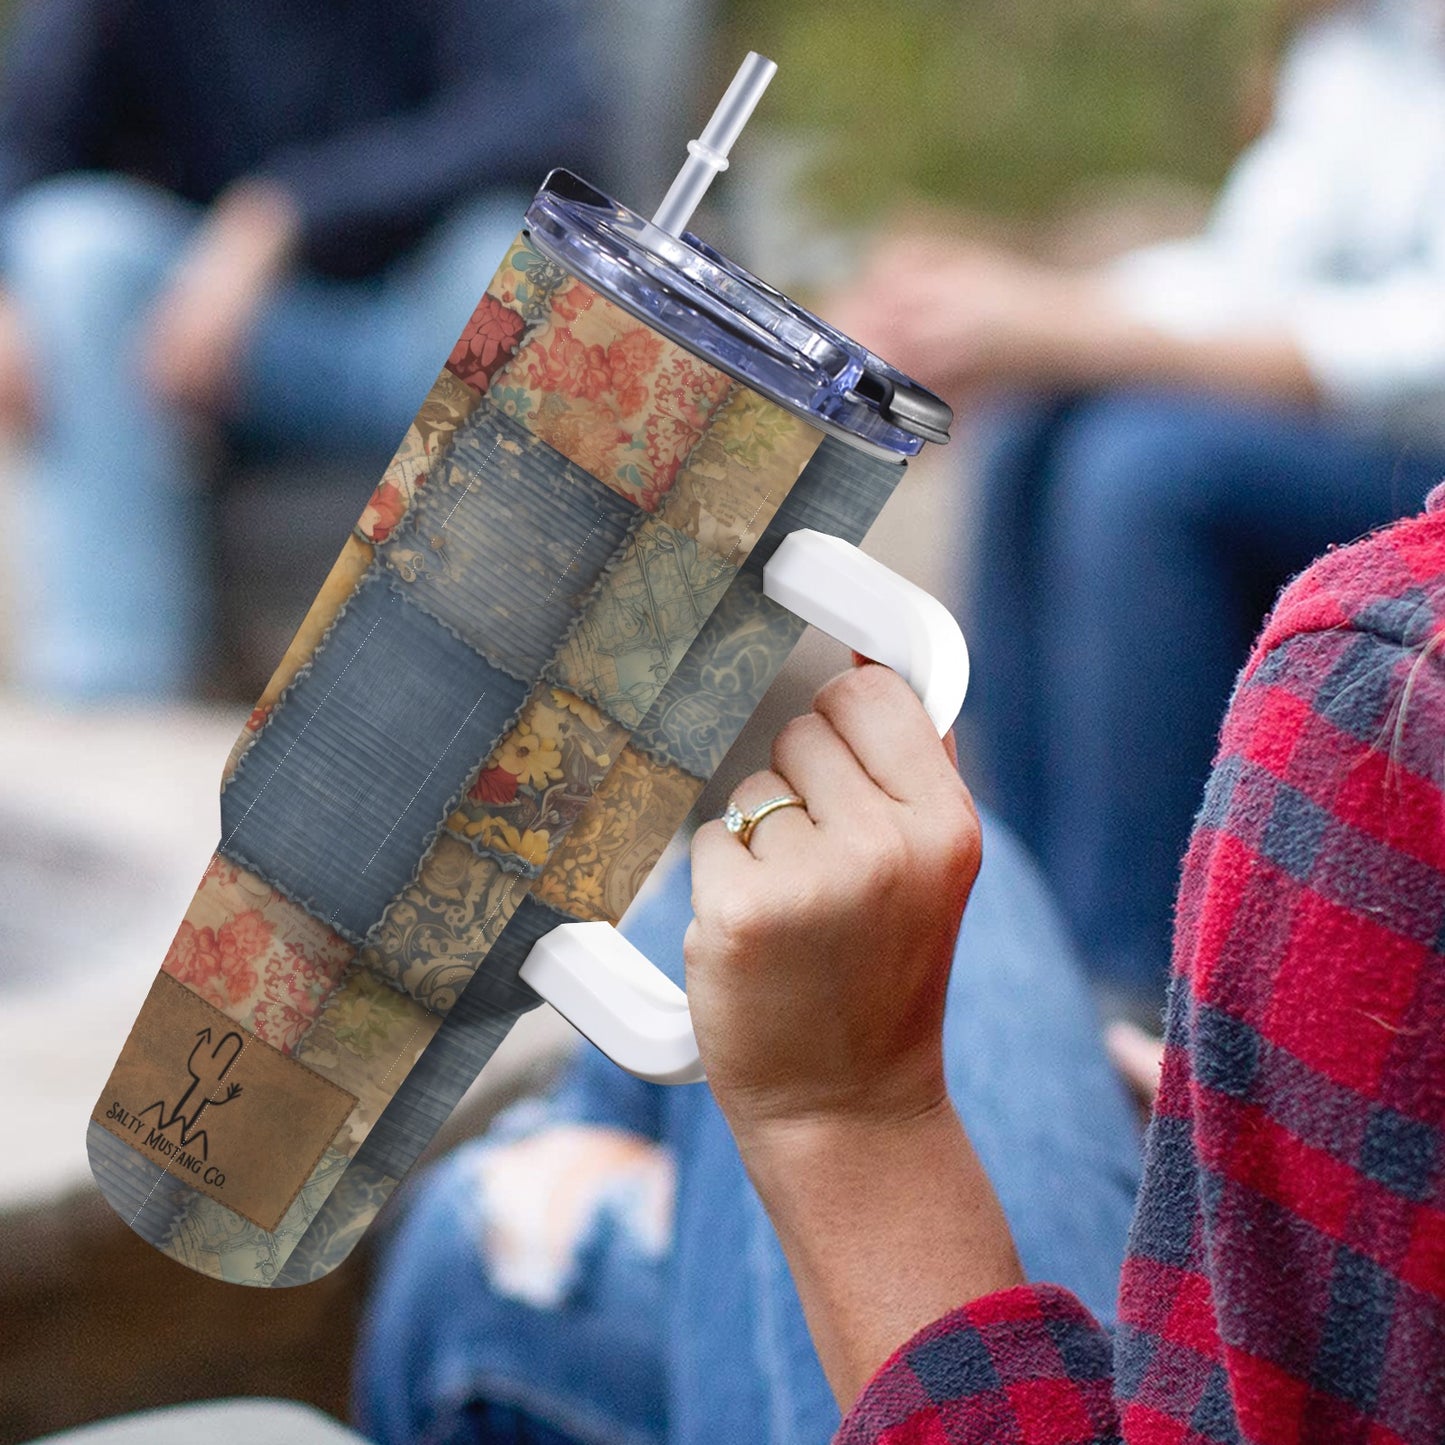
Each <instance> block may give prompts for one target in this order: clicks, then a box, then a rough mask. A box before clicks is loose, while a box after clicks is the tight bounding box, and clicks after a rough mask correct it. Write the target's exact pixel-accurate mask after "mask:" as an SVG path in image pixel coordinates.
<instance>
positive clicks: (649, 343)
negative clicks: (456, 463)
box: [492, 278, 732, 512]
mask: <svg viewBox="0 0 1445 1445" xmlns="http://www.w3.org/2000/svg"><path fill="white" fill-rule="evenodd" d="M731 385H732V383H731V382H730V381H729V379H728V378H727V377H726V376H725V375H724V374H723V373H722V372H720V371H718V370H717V369H716V368H715V367H711V366H709V365H708V364H707V363H706V362H704V361H699V360H698V359H697V357H695V356H693V355H692V354H691V353H690V352H688V351H685V350H683V348H682V347H680V346H678V345H677V344H676V343H674V342H671V341H668V340H666V339H665V338H664V337H662V336H660V335H659V334H658V333H657V332H656V331H654V330H653V329H652V328H651V327H650V326H646V325H644V324H643V323H642V322H641V321H639V320H637V318H636V317H634V316H632V315H630V314H629V313H628V312H626V311H624V310H623V309H622V308H621V307H620V306H618V305H616V304H615V303H613V302H611V301H609V300H607V299H606V298H605V297H603V296H600V295H598V293H597V292H596V291H594V290H593V289H592V288H591V287H590V286H588V285H587V284H586V283H585V282H583V281H579V280H577V279H576V278H570V279H568V280H567V281H566V282H565V283H564V284H562V285H560V286H558V287H557V289H556V290H555V291H553V293H552V295H551V298H550V306H549V308H548V310H547V314H546V316H545V318H544V319H542V320H541V321H540V322H539V323H538V325H537V326H536V327H535V329H534V330H532V331H531V332H529V333H528V335H527V338H526V340H525V341H524V342H523V344H522V345H521V347H520V348H519V349H518V350H517V353H516V355H515V356H514V357H513V358H512V360H511V361H510V362H509V363H508V364H507V365H506V366H505V367H503V368H502V370H501V371H500V372H498V373H496V375H495V378H494V382H493V392H492V399H493V401H494V403H495V404H496V405H497V406H499V407H501V408H502V409H504V410H506V411H508V412H509V413H511V414H512V415H514V416H516V418H517V419H518V420H519V421H523V422H525V423H526V425H527V426H528V428H529V429H530V430H531V431H532V432H533V433H534V434H535V435H536V436H538V437H540V438H541V439H542V440H543V441H545V442H547V443H548V444H549V445H551V446H553V447H555V448H556V449H557V450H558V451H559V452H561V453H562V455H563V456H565V457H568V458H570V459H571V460H572V461H573V462H575V463H576V464H577V465H578V466H579V467H582V468H583V469H584V470H586V471H588V472H591V473H592V475H593V476H595V477H596V478H597V479H598V480H599V481H600V482H602V483H603V484H604V485H606V486H608V487H611V488H612V489H613V490H614V491H616V492H617V493H618V494H619V495H620V496H624V497H626V498H628V500H630V501H632V502H634V503H636V504H637V505H638V506H639V507H642V508H643V509H644V510H645V511H649V512H651V511H654V510H656V508H657V506H658V504H659V502H660V501H661V500H662V497H663V495H664V494H665V493H666V492H667V490H668V488H669V487H671V486H672V483H673V481H674V479H675V478H676V476H677V473H678V470H679V469H680V468H681V466H682V464H683V462H684V461H685V460H686V459H687V457H688V455H689V454H690V453H691V451H692V449H693V448H694V447H695V446H696V445H697V443H698V442H699V440H701V438H702V435H703V433H704V432H705V431H706V430H707V427H708V423H709V421H710V420H711V418H712V414H713V412H714V411H716V410H717V408H718V406H719V405H720V404H721V403H722V401H723V398H724V397H726V396H727V394H728V391H729V390H730V388H731Z"/></svg>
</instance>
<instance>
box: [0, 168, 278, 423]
mask: <svg viewBox="0 0 1445 1445" xmlns="http://www.w3.org/2000/svg"><path fill="white" fill-rule="evenodd" d="M298 229H299V228H298V219H297V213H296V207H295V204H294V202H293V201H292V200H291V198H290V196H289V195H288V193H287V192H286V190H285V189H284V188H283V187H281V186H279V185H276V184H273V183H270V182H264V181H244V182H238V183H237V184H236V185H234V186H232V187H231V188H230V190H228V191H227V192H226V193H225V194H224V195H223V196H221V197H220V198H219V199H218V200H217V201H216V203H215V204H214V205H213V206H212V207H211V209H210V211H209V212H208V213H207V216H206V219H205V220H204V221H203V222H202V224H201V226H200V228H199V229H198V231H197V232H196V235H195V238H194V239H193V241H192V242H191V245H190V247H189V249H188V250H187V252H186V254H185V255H184V256H183V257H182V258H181V260H180V262H179V263H178V264H177V266H176V267H175V269H174V271H173V272H172V274H171V276H170V277H169V278H168V280H167V282H166V284H165V286H164V287H163V288H162V290H161V293H160V295H159V296H158V297H157V298H156V301H155V303H154V305H153V306H152V308H151V313H150V315H149V316H148V317H147V318H146V320H145V321H144V323H143V325H142V329H141V337H140V353H139V355H140V366H141V369H142V373H143V374H144V376H145V377H146V378H147V380H148V382H149V384H150V386H151V387H152V389H153V390H154V392H155V393H156V395H158V396H159V397H161V398H162V399H163V400H165V401H167V402H169V403H170V404H172V405H174V406H177V407H180V408H182V409H185V410H187V411H192V412H198V413H201V414H204V415H210V416H218V415H223V414H224V413H225V411H226V409H227V406H228V404H229V402H230V400H231V398H232V395H233V392H234V388H235V383H236V368H237V364H238V362H239V360H240V356H241V352H242V348H243V347H244V345H245V341H246V337H247V333H248V331H249V329H250V327H251V325H252V323H253V322H254V320H255V318H256V314H257V312H258V311H259V310H260V308H261V306H262V305H263V304H264V303H265V300H266V298H267V297H268V296H269V295H270V294H271V292H272V290H273V289H274V287H275V286H276V284H277V282H278V281H279V280H280V279H281V277H282V276H283V275H284V274H285V273H286V271H287V269H288V268H289V267H290V265H291V262H292V259H293V256H294V252H295V248H296V242H297V236H298ZM41 405H42V403H41V399H40V392H39V388H38V386H37V379H36V376H35V363H34V358H33V355H32V350H31V346H30V343H29V340H28V337H27V334H26V324H25V318H24V316H23V315H22V314H21V312H20V308H19V307H18V306H17V305H16V303H15V301H14V299H13V298H11V297H8V296H6V295H5V294H4V292H3V291H0V430H4V431H6V432H8V433H10V434H11V435H14V436H21V437H24V436H26V435H28V434H30V433H31V432H33V431H34V429H35V427H36V426H37V425H38V424H39V422H40V420H41V416H40V412H41Z"/></svg>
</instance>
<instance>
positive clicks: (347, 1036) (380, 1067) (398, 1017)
mask: <svg viewBox="0 0 1445 1445" xmlns="http://www.w3.org/2000/svg"><path fill="white" fill-rule="evenodd" d="M440 1025H441V1020H440V1019H439V1018H437V1017H436V1015H435V1014H432V1013H428V1012H427V1010H426V1009H424V1008H422V1007H421V1005H420V1004H418V1003H417V1002H416V1001H415V1000H414V999H411V998H408V997H407V995H406V994H404V993H400V992H398V991H397V990H396V989H395V988H393V987H392V986H391V984H389V983H387V982H386V981H384V980H383V979H379V978H377V977H376V976H375V975H374V974H372V973H370V972H369V971H368V970H367V969H366V968H364V967H361V966H358V967H356V968H353V969H351V970H350V972H348V973H347V975H346V977H345V979H344V980H343V981H342V983H341V986H340V987H339V988H337V989H336V990H335V991H334V992H333V993H332V995H331V997H330V998H328V999H327V1001H326V1005H325V1007H324V1008H323V1009H322V1011H321V1014H320V1016H319V1017H318V1018H317V1020H316V1022H315V1024H314V1025H313V1026H312V1027H311V1028H310V1029H309V1030H308V1031H307V1033H306V1036H305V1037H304V1038H303V1039H302V1041H301V1043H300V1046H299V1047H298V1048H297V1050H296V1059H297V1062H298V1063H302V1064H305V1065H306V1067H307V1068H309V1069H312V1070H314V1071H315V1072H316V1073H318V1074H320V1075H321V1077H322V1078H323V1079H329V1080H330V1081H331V1082H332V1083H333V1084H336V1085H338V1086H339V1087H340V1088H342V1089H345V1090H346V1092H347V1093H348V1094H354V1095H355V1096H356V1105H355V1107H354V1108H353V1109H352V1111H351V1114H350V1115H349V1117H348V1118H347V1120H346V1123H345V1124H344V1126H343V1127H342V1131H341V1133H340V1134H338V1135H337V1137H336V1140H335V1142H334V1145H333V1147H334V1148H337V1149H340V1150H342V1151H343V1152H344V1153H345V1154H347V1155H348V1156H349V1155H352V1154H354V1153H355V1152H356V1150H357V1148H358V1147H359V1146H360V1144H361V1142H362V1140H363V1139H365V1138H366V1136H367V1134H368V1133H370V1131H371V1129H372V1127H373V1125H375V1123H376V1121H377V1119H379V1118H380V1117H381V1111H382V1110H383V1109H384V1108H386V1105H387V1103H388V1101H389V1100H390V1098H391V1096H392V1095H393V1094H394V1093H395V1092H396V1087H397V1084H398V1083H399V1082H400V1081H401V1080H402V1079H403V1078H405V1077H406V1074H407V1071H408V1070H409V1069H410V1068H411V1066H412V1065H413V1064H414V1063H415V1062H416V1061H417V1059H418V1057H420V1055H421V1052H422V1050H423V1049H425V1048H426V1046H427V1045H428V1044H429V1043H430V1042H431V1040H432V1038H433V1036H434V1035H435V1034H436V1031H437V1029H438V1028H439V1027H440Z"/></svg>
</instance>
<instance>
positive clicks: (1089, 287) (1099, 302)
mask: <svg viewBox="0 0 1445 1445" xmlns="http://www.w3.org/2000/svg"><path fill="white" fill-rule="evenodd" d="M1061 333H1062V334H1061V337H1060V345H1059V349H1058V357H1059V361H1058V364H1059V368H1060V372H1061V378H1060V379H1061V380H1063V381H1065V382H1067V383H1070V384H1073V385H1077V386H1081V387H1094V386H1119V385H1129V384H1131V383H1133V384H1137V383H1140V382H1148V383H1155V384H1163V385H1173V386H1180V387H1198V388H1203V389H1206V390H1213V391H1225V392H1238V393H1242V394H1244V395H1248V396H1257V397H1268V398H1273V399H1275V400H1278V401H1283V402H1288V403H1293V404H1296V405H1301V406H1310V405H1313V404H1315V403H1317V402H1318V400H1319V392H1318V389H1317V386H1316V383H1315V380H1314V378H1313V376H1312V375H1311V373H1310V370H1309V368H1308V366H1307V365H1306V363H1305V358H1304V355H1303V353H1302V352H1301V350H1300V348H1299V346H1298V344H1297V343H1296V342H1295V341H1294V340H1293V338H1292V337H1291V336H1290V335H1289V334H1288V332H1286V331H1284V330H1283V329H1278V330H1269V331H1265V330H1260V331H1250V332H1240V333H1237V334H1223V335H1219V336H1210V337H1198V338H1192V337H1182V336H1176V335H1171V334H1170V333H1168V332H1165V331H1162V330H1160V329H1159V328H1158V327H1155V326H1151V325H1149V324H1148V323H1147V322H1144V321H1139V320H1136V319H1134V318H1133V317H1131V316H1129V315H1128V314H1126V313H1125V312H1124V311H1123V310H1122V309H1121V308H1120V307H1119V306H1118V304H1117V302H1116V301H1115V300H1114V299H1113V298H1112V297H1111V296H1109V295H1108V293H1107V291H1106V290H1105V288H1104V287H1102V286H1099V285H1098V284H1097V283H1094V282H1092V281H1086V282H1081V283H1080V285H1079V291H1078V300H1077V303H1076V305H1075V307H1073V308H1072V310H1071V312H1070V313H1069V314H1068V315H1067V316H1066V319H1065V321H1064V322H1063V324H1062V326H1061Z"/></svg>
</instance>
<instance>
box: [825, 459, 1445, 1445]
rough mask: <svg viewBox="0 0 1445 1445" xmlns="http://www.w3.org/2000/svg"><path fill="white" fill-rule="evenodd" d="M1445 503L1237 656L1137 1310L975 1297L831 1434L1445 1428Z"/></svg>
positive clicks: (1316, 578)
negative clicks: (1099, 1311) (1105, 1319)
mask: <svg viewBox="0 0 1445 1445" xmlns="http://www.w3.org/2000/svg"><path fill="white" fill-rule="evenodd" d="M1441 491H1445V488H1442V489H1441ZM1439 495H1440V493H1439V492H1437V494H1436V495H1435V496H1432V498H1431V507H1430V509H1429V510H1427V512H1426V513H1425V514H1424V515H1423V516H1420V517H1415V518H1412V519H1410V520H1408V521H1405V522H1401V523H1398V524H1396V525H1395V526H1393V527H1390V528H1388V529H1386V530H1385V531H1382V532H1379V533H1376V534H1374V535H1373V536H1371V537H1369V538H1367V539H1365V540H1364V541H1362V542H1360V543H1357V544H1355V545H1354V546H1350V547H1346V548H1342V549H1340V550H1339V551H1335V552H1332V553H1330V554H1328V555H1327V556H1326V557H1324V558H1323V559H1321V560H1320V561H1319V562H1317V563H1316V564H1315V565H1314V566H1312V567H1311V568H1310V569H1309V570H1308V571H1306V572H1305V573H1303V574H1302V575H1301V576H1300V577H1299V578H1297V579H1296V580H1295V582H1294V583H1293V584H1291V586H1290V587H1289V588H1288V589H1286V591H1285V593H1284V594H1283V596H1282V597H1281V599H1280V601H1279V604H1278V606H1277V607H1276V609H1275V612H1274V614H1273V616H1272V617H1271V618H1270V620H1269V622H1268V623H1267V624H1266V626H1265V629H1264V632H1263V634H1262V636H1261V637H1260V640H1259V642H1258V643H1257V644H1256V646H1255V649H1254V652H1253V654H1252V656H1251V657H1250V659H1249V662H1248V664H1247V665H1246V667H1245V670H1244V672H1243V674H1242V675H1241V677H1240V680H1239V684H1238V686H1237V689H1236V691H1235V695H1234V698H1233V701H1232V702H1231V704H1230V708H1229V712H1228V715H1227V716H1226V718H1225V722H1224V728H1223V732H1222V735H1221V740H1220V747H1219V752H1218V754H1217V757H1216V760H1215V766H1214V771H1213V773H1212V775H1211V778H1210V782H1209V787H1208V790H1207V792H1206V794H1205V799H1204V805H1203V808H1202V810H1201V812H1200V814H1199V817H1198V819H1197V821H1196V824H1195V829H1194V835H1193V838H1192V840H1191V842H1190V845H1189V850H1188V853H1187V855H1186V857H1185V861H1184V874H1183V881H1182V884H1181V888H1180V893H1179V902H1178V910H1177V917H1176V927H1175V945H1174V978H1173V982H1172V987H1171V993H1170V1006H1169V1011H1168V1021H1167V1026H1166V1035H1165V1057H1164V1075H1163V1082H1162V1087H1161V1089H1160V1093H1159V1098H1158V1102H1157V1104H1156V1107H1155V1111H1154V1118H1153V1121H1152V1123H1151V1125H1150V1129H1149V1135H1148V1141H1147V1146H1146V1164H1145V1175H1144V1184H1143V1189H1142V1192H1141V1194H1140V1198H1139V1204H1138V1208H1137V1212H1136V1214H1135V1218H1134V1226H1133V1230H1132V1233H1131V1235H1130V1241H1129V1255H1128V1259H1127V1261H1126V1263H1125V1266H1124V1273H1123V1277H1122V1281H1121V1287H1120V1323H1119V1327H1118V1330H1117V1333H1116V1334H1115V1335H1114V1336H1113V1337H1112V1338H1111V1337H1110V1336H1109V1335H1108V1334H1107V1333H1106V1332H1105V1331H1104V1330H1103V1329H1101V1328H1100V1327H1099V1325H1098V1324H1097V1323H1096V1322H1095V1321H1094V1320H1093V1319H1092V1318H1091V1317H1090V1315H1089V1314H1088V1312H1087V1311H1086V1310H1085V1309H1084V1308H1083V1306H1082V1305H1081V1304H1079V1302H1078V1301H1077V1300H1076V1299H1075V1298H1074V1297H1073V1296H1072V1295H1070V1294H1068V1293H1067V1292H1066V1291H1064V1290H1061V1289H1058V1288H1056V1287H1054V1286H1051V1285H1047V1284H1040V1285H1025V1286H1021V1287H1019V1288H1017V1289H1011V1290H1008V1291H1005V1292H1003V1293H1000V1294H994V1295H989V1296H987V1297H985V1298H983V1299H979V1300H975V1301H974V1302H973V1303H971V1304H968V1305H965V1306H963V1307H962V1308H960V1309H958V1310H955V1311H954V1312H953V1313H952V1314H949V1315H946V1316H945V1317H944V1318H943V1319H941V1320H938V1321H936V1322H935V1323H934V1324H932V1325H930V1326H928V1327H927V1328H926V1329H924V1330H922V1331H920V1333H919V1334H917V1335H915V1336H914V1338H913V1339H911V1340H909V1341H908V1343H907V1344H905V1345H904V1346H903V1348H902V1349H900V1350H899V1351H898V1353H897V1354H896V1355H894V1356H893V1358H892V1359H890V1360H889V1361H888V1362H887V1363H886V1364H885V1365H884V1366H883V1367H882V1369H881V1370H879V1372H878V1374H877V1375H876V1376H875V1377H874V1378H873V1380H872V1381H871V1383H870V1384H869V1385H868V1386H867V1388H866V1389H865V1390H864V1391H863V1393H862V1395H861V1396H860V1397H859V1399H858V1401H857V1403H856V1404H855V1405H854V1407H853V1409H852V1411H851V1412H850V1413H849V1415H848V1418H847V1419H846V1420H845V1422H844V1424H843V1427H842V1429H841V1431H840V1432H839V1435H838V1441H839V1442H841V1445H965V1442H968V1445H972V1442H984V1441H987V1442H989V1445H1013V1442H1017V1445H1103V1442H1108V1441H1121V1440H1122V1441H1127V1442H1129V1445H1216V1442H1219V1445H1223V1442H1237V1441H1250V1442H1269V1445H1286V1442H1287V1445H1343V1442H1350V1445H1356V1442H1358V1445H1403V1442H1409V1445H1427V1442H1428V1445H1442V1442H1445V510H1441V509H1440V507H1439V500H1438V499H1439ZM1184 662H1185V665H1187V659H1185V660H1184ZM966 1122H967V1121H966V1120H965V1123H966Z"/></svg>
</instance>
